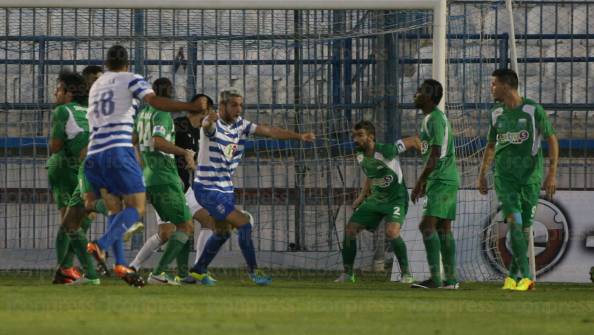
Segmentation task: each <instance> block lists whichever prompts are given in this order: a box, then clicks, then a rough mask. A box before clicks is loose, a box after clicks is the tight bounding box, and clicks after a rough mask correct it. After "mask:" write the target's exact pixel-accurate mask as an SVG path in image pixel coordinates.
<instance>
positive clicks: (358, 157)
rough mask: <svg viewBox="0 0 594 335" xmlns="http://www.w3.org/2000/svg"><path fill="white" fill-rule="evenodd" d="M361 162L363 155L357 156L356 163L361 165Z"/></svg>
mask: <svg viewBox="0 0 594 335" xmlns="http://www.w3.org/2000/svg"><path fill="white" fill-rule="evenodd" d="M362 161H363V154H357V162H358V163H359V164H361V162H362Z"/></svg>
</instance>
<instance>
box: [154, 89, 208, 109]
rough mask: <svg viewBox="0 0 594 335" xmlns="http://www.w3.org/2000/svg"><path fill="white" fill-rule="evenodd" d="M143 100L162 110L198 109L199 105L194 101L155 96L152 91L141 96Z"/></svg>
mask: <svg viewBox="0 0 594 335" xmlns="http://www.w3.org/2000/svg"><path fill="white" fill-rule="evenodd" d="M143 100H144V101H145V102H146V103H147V104H149V105H151V106H153V107H155V108H156V109H158V110H162V111H164V112H170V113H175V112H183V111H198V110H199V109H200V107H199V106H198V105H197V104H195V103H190V102H182V101H176V100H172V99H169V98H165V97H160V96H157V95H156V94H155V93H154V92H152V93H148V94H146V95H145V96H144V97H143Z"/></svg>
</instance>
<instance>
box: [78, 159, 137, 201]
mask: <svg viewBox="0 0 594 335" xmlns="http://www.w3.org/2000/svg"><path fill="white" fill-rule="evenodd" d="M84 164H85V176H86V177H87V179H88V180H89V182H90V183H91V185H92V186H93V189H94V190H95V193H96V194H97V195H98V196H100V195H101V193H100V191H99V190H100V189H102V188H105V189H107V191H108V192H109V193H111V194H113V195H116V196H123V195H129V194H134V193H142V192H145V188H144V178H143V176H142V170H141V169H140V165H139V164H138V161H136V154H135V153H134V148H130V147H115V148H111V149H107V150H105V151H102V152H99V153H96V154H93V155H90V156H87V159H85V162H84Z"/></svg>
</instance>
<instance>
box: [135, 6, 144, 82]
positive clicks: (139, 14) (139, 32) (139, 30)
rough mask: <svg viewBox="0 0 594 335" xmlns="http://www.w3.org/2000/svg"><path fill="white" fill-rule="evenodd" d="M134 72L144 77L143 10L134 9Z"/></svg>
mask: <svg viewBox="0 0 594 335" xmlns="http://www.w3.org/2000/svg"><path fill="white" fill-rule="evenodd" d="M134 72H136V73H138V74H142V75H143V76H144V75H145V69H144V10H143V9H134Z"/></svg>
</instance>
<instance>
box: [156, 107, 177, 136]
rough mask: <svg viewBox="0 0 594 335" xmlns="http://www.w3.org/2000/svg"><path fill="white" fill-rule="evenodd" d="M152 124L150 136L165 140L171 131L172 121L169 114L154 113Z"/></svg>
mask: <svg viewBox="0 0 594 335" xmlns="http://www.w3.org/2000/svg"><path fill="white" fill-rule="evenodd" d="M152 123H153V129H152V130H151V135H152V136H158V137H163V138H166V137H167V136H168V135H169V134H171V133H172V131H173V120H172V119H171V116H170V115H169V114H166V113H162V112H158V113H155V116H154V117H153V122H152Z"/></svg>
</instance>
